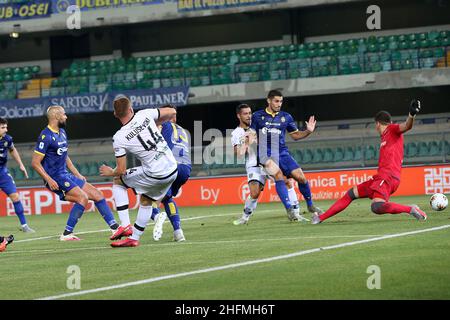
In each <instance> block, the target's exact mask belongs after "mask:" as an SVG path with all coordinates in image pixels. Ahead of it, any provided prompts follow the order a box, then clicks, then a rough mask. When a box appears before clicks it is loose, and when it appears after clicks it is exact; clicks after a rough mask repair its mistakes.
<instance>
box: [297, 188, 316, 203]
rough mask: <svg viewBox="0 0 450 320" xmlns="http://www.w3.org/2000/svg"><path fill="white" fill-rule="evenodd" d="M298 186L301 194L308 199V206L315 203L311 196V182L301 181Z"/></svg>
mask: <svg viewBox="0 0 450 320" xmlns="http://www.w3.org/2000/svg"><path fill="white" fill-rule="evenodd" d="M298 188H299V190H300V192H301V194H302V195H303V197H304V198H305V200H306V204H307V205H308V207H310V206H312V205H313V202H312V197H311V189H310V188H309V183H308V182H306V183H299V184H298Z"/></svg>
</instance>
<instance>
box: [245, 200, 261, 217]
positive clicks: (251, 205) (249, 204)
mask: <svg viewBox="0 0 450 320" xmlns="http://www.w3.org/2000/svg"><path fill="white" fill-rule="evenodd" d="M257 205H258V199H253V198H252V197H250V196H248V197H247V199H246V200H245V207H244V212H245V214H247V215H250V214H252V212H253V211H254V210H255V209H256V206H257Z"/></svg>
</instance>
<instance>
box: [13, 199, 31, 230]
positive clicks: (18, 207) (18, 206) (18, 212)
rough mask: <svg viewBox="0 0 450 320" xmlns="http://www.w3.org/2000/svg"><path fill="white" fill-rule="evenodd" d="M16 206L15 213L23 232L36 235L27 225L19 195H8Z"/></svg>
mask: <svg viewBox="0 0 450 320" xmlns="http://www.w3.org/2000/svg"><path fill="white" fill-rule="evenodd" d="M8 197H9V198H10V199H11V201H12V203H13V205H14V212H15V213H16V215H17V217H18V218H19V221H20V225H21V230H22V231H23V232H26V233H34V232H35V231H34V230H33V229H31V228H30V227H29V226H28V224H27V219H26V218H25V214H24V210H23V205H22V202H21V201H20V198H19V194H18V193H17V192H14V193H10V194H8Z"/></svg>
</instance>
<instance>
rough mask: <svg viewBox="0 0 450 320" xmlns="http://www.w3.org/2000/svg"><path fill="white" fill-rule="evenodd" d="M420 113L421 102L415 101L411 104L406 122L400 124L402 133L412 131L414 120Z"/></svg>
mask: <svg viewBox="0 0 450 320" xmlns="http://www.w3.org/2000/svg"><path fill="white" fill-rule="evenodd" d="M419 111H420V100H417V99H414V100H412V101H411V103H410V104H409V114H408V118H407V119H406V121H405V122H402V123H400V124H399V130H400V132H401V133H405V132H406V131H409V130H411V129H412V127H413V124H414V118H415V117H416V114H417V113H418V112H419Z"/></svg>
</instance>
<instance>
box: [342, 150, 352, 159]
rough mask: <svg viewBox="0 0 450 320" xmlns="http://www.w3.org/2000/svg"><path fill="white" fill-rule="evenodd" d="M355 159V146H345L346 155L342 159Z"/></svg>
mask: <svg viewBox="0 0 450 320" xmlns="http://www.w3.org/2000/svg"><path fill="white" fill-rule="evenodd" d="M352 160H353V148H352V147H347V148H345V152H344V156H343V158H342V161H352Z"/></svg>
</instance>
